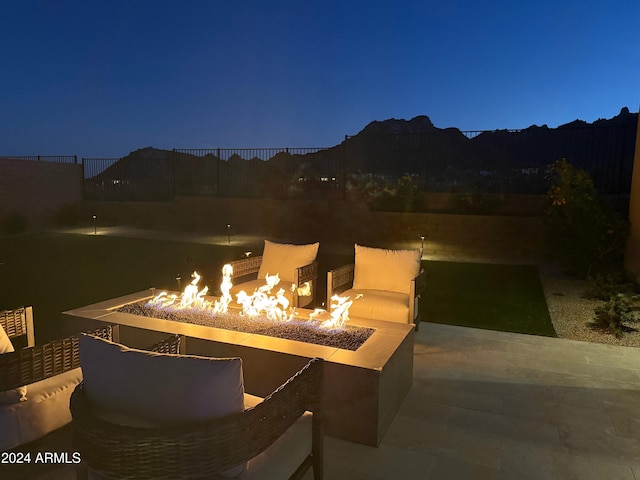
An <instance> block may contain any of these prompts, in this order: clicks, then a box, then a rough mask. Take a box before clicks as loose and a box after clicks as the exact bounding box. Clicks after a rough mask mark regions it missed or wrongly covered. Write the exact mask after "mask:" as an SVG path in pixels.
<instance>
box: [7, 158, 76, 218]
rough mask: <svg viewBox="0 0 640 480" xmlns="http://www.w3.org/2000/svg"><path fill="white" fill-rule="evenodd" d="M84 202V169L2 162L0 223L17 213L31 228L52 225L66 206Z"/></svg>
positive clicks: (9, 160)
mask: <svg viewBox="0 0 640 480" xmlns="http://www.w3.org/2000/svg"><path fill="white" fill-rule="evenodd" d="M81 201H82V165H80V164H69V163H50V162H37V161H31V160H15V159H0V220H2V219H4V218H5V217H6V216H7V215H10V214H13V213H17V214H20V215H24V216H25V217H26V218H27V219H28V221H29V228H33V227H41V226H45V225H49V224H52V223H53V222H54V219H55V216H56V214H57V213H58V212H59V210H60V209H61V208H62V207H64V206H65V205H70V204H77V203H78V202H81Z"/></svg>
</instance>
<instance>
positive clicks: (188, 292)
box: [147, 264, 362, 330]
mask: <svg viewBox="0 0 640 480" xmlns="http://www.w3.org/2000/svg"><path fill="white" fill-rule="evenodd" d="M191 276H192V277H193V280H192V281H191V283H190V284H189V285H187V286H186V288H185V289H184V292H183V293H182V294H180V295H175V294H171V295H169V294H167V292H161V293H160V294H159V295H157V296H155V297H154V298H152V299H151V300H149V301H148V302H147V305H148V306H153V307H157V308H169V309H176V310H182V309H199V310H205V311H209V312H211V313H212V314H225V313H227V312H228V311H229V305H230V304H231V302H232V301H233V297H232V295H231V288H232V287H233V283H232V282H231V277H232V276H233V267H232V266H231V265H229V264H227V265H224V266H223V267H222V283H221V284H220V291H221V293H222V294H221V296H220V298H219V299H218V300H216V301H215V302H211V301H209V300H206V299H205V295H206V294H207V292H208V291H209V288H208V287H206V286H205V287H204V288H203V289H202V290H199V289H198V283H199V282H200V278H201V276H200V275H199V274H198V273H197V272H193V274H192V275H191ZM265 282H266V283H265V285H262V286H261V287H259V288H257V289H256V290H255V291H254V292H253V293H252V294H251V295H249V294H248V293H247V292H245V291H244V290H241V291H240V292H239V293H238V294H237V295H236V297H237V303H238V304H239V305H241V306H242V314H243V315H246V316H248V317H251V318H255V317H260V316H264V317H266V318H267V319H269V320H271V321H280V322H290V321H291V320H293V318H294V314H295V309H294V308H292V307H291V308H290V305H289V304H290V302H289V300H288V299H287V298H286V297H285V291H284V289H283V288H279V289H278V290H277V291H276V292H275V294H274V293H272V292H273V291H274V290H275V288H276V287H277V285H278V284H279V283H280V275H279V274H277V273H276V274H275V275H269V274H266V276H265ZM296 288H297V292H298V295H300V296H308V295H310V294H311V285H310V283H309V282H306V283H305V284H304V285H302V287H299V288H298V287H297V286H296V285H293V286H292V289H291V290H292V292H294V291H296ZM361 296H362V295H358V296H356V297H355V298H354V299H353V300H350V299H349V297H340V296H338V295H334V296H333V297H331V304H330V309H331V311H330V312H327V311H326V310H323V309H316V310H314V311H313V312H312V313H311V314H310V315H309V324H310V325H315V326H318V327H320V328H322V329H324V330H341V329H344V328H345V325H346V323H347V322H348V321H349V307H351V305H352V304H353V301H354V300H357V299H358V298H360V297H361Z"/></svg>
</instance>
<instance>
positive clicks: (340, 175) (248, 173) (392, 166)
mask: <svg viewBox="0 0 640 480" xmlns="http://www.w3.org/2000/svg"><path fill="white" fill-rule="evenodd" d="M637 123H638V114H637V113H630V112H629V109H628V108H626V107H624V108H622V109H621V110H620V113H619V114H618V115H617V116H615V117H613V118H611V119H598V120H596V121H594V122H593V123H587V122H585V121H583V120H574V121H573V122H570V123H567V124H564V125H560V126H558V127H557V128H549V127H547V126H546V125H542V126H537V125H532V126H530V127H528V128H526V129H523V130H517V131H510V130H494V131H483V132H481V133H479V134H477V135H475V136H472V137H471V138H469V137H468V136H467V135H465V134H464V133H463V132H462V131H460V130H459V129H457V128H453V127H450V128H438V127H436V126H434V124H433V122H431V120H430V118H429V117H428V116H426V115H420V116H417V117H414V118H412V119H410V120H403V119H387V120H383V121H378V120H375V121H372V122H370V123H369V124H367V125H366V126H365V127H364V128H363V129H362V130H361V131H360V132H358V133H357V134H356V135H353V136H350V137H347V138H346V139H345V140H344V141H343V142H342V143H340V144H339V145H335V146H333V147H329V148H327V149H323V150H320V151H318V152H310V153H306V154H290V153H288V152H287V151H280V152H279V153H277V154H275V155H273V156H272V157H271V158H269V159H268V160H266V161H265V160H262V159H258V158H251V159H243V158H241V157H240V156H239V154H237V153H234V154H232V155H231V156H229V157H228V158H218V157H217V156H216V155H217V150H216V149H211V150H208V151H207V153H206V154H203V153H185V152H177V151H170V150H159V149H155V148H153V147H147V148H143V149H140V150H136V151H134V152H131V153H130V154H129V155H127V156H126V157H124V158H122V159H120V160H119V161H117V162H116V163H115V164H113V165H111V166H110V167H109V168H107V169H105V170H104V171H103V172H102V173H100V174H98V175H95V176H94V177H92V178H91V179H88V181H89V183H92V184H94V185H95V186H96V188H98V189H99V188H102V189H103V190H104V189H105V188H106V187H105V185H107V186H108V188H109V189H110V190H109V191H112V190H114V188H115V187H114V186H117V188H118V189H119V190H118V191H121V190H123V189H125V186H127V185H129V186H131V185H138V187H135V188H138V189H140V188H142V190H154V191H156V190H158V191H160V190H162V191H167V192H169V193H168V194H167V195H169V196H170V195H173V194H183V195H189V194H198V195H227V196H234V195H237V196H260V195H275V194H281V192H283V191H284V192H290V191H292V189H293V190H295V191H302V192H304V190H305V188H306V189H307V190H308V189H309V188H311V186H313V188H320V187H321V188H324V189H325V190H326V189H328V188H334V189H344V188H348V186H347V184H348V183H351V184H353V183H354V182H360V181H362V179H363V178H365V177H367V178H383V177H384V178H387V179H391V178H393V177H396V178H397V177H400V176H402V175H405V174H409V175H412V176H414V177H415V178H418V179H419V181H420V182H421V183H422V184H423V185H424V186H425V188H427V189H431V190H436V191H438V190H440V191H451V190H454V191H456V190H457V189H460V188H469V186H475V187H481V188H485V187H491V188H496V189H500V190H505V189H510V190H515V191H522V190H523V189H524V190H525V191H526V190H527V189H529V190H532V189H533V190H536V189H537V190H536V192H537V193H539V191H540V189H541V188H543V180H544V173H545V171H546V168H547V166H548V165H550V164H551V163H553V162H555V161H556V160H559V159H560V158H566V159H567V160H569V161H570V162H571V163H573V164H575V165H576V166H578V167H580V168H583V169H585V170H587V171H588V172H589V173H590V174H591V175H592V177H594V180H595V181H596V184H597V185H598V186H599V188H602V189H603V190H605V191H607V193H619V192H622V193H625V190H626V191H627V193H628V188H629V187H628V185H630V179H631V172H632V168H633V155H634V149H635V137H636V131H637ZM255 150H258V149H255ZM265 150H267V149H265ZM252 151H253V150H252ZM274 151H275V149H274ZM238 152H239V153H242V150H241V149H239V150H238ZM140 185H144V187H140ZM127 188H128V187H127ZM131 188H133V187H131ZM104 191H106V190H104ZM163 195H164V194H163Z"/></svg>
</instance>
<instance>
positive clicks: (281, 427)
mask: <svg viewBox="0 0 640 480" xmlns="http://www.w3.org/2000/svg"><path fill="white" fill-rule="evenodd" d="M322 390H323V361H322V359H312V360H310V361H309V363H307V364H306V365H305V366H304V368H302V369H301V370H300V371H299V372H297V373H296V374H295V375H294V376H292V377H291V378H290V379H289V380H287V382H285V383H284V384H283V385H281V386H280V387H279V388H278V389H276V390H275V391H274V392H273V393H272V394H270V395H269V396H268V397H266V398H265V399H264V400H263V401H262V402H261V403H259V404H258V405H256V406H255V407H253V408H249V409H247V410H245V411H244V412H240V413H236V414H232V415H227V416H224V417H220V418H218V419H214V420H210V421H206V422H200V423H197V424H190V425H181V426H178V427H161V428H137V427H125V426H121V425H116V424H113V423H110V422H107V421H105V420H102V419H101V418H99V417H98V416H96V415H95V413H94V412H93V411H92V409H91V405H90V402H89V400H88V398H87V394H86V391H85V389H84V385H83V384H80V385H78V386H77V387H76V389H75V391H74V392H73V395H72V396H71V414H72V416H73V435H74V448H75V449H77V451H79V452H80V454H81V456H82V460H83V462H86V464H87V465H88V466H89V467H90V468H92V469H95V470H97V471H99V472H102V473H104V474H107V475H112V476H114V477H116V478H153V479H158V480H160V479H169V478H171V479H183V478H184V479H186V478H189V479H191V478H209V477H210V476H212V475H215V474H218V473H221V472H224V471H226V470H228V469H230V468H233V467H235V466H237V465H240V464H242V463H244V462H246V461H248V460H250V459H251V458H253V457H255V456H256V455H258V454H260V453H261V452H263V451H265V450H266V449H267V448H268V447H269V446H270V445H271V444H272V443H273V442H274V441H275V440H276V439H278V438H279V437H280V436H281V435H282V434H284V432H285V431H286V430H287V429H288V428H289V427H290V426H291V425H293V424H294V423H295V422H296V420H297V419H298V418H299V417H300V416H301V415H302V414H303V413H304V412H305V411H306V410H310V411H312V412H313V452H312V455H311V457H312V460H309V459H308V460H309V462H308V463H309V464H311V461H313V465H314V473H315V478H321V477H322V431H321V418H322V412H321V403H322ZM305 463H307V461H305Z"/></svg>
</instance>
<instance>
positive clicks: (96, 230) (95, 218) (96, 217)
mask: <svg viewBox="0 0 640 480" xmlns="http://www.w3.org/2000/svg"><path fill="white" fill-rule="evenodd" d="M92 218H93V234H94V235H97V234H98V224H97V223H96V220H98V216H97V215H93V217H92Z"/></svg>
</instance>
